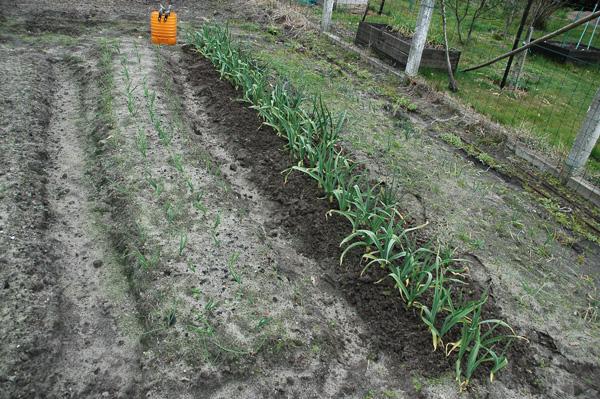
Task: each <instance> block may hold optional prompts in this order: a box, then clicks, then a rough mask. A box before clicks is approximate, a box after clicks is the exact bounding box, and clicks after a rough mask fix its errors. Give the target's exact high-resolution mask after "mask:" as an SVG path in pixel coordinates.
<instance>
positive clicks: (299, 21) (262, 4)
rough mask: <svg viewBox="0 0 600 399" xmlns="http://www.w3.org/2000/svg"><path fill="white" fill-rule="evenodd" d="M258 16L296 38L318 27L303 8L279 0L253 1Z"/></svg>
mask: <svg viewBox="0 0 600 399" xmlns="http://www.w3.org/2000/svg"><path fill="white" fill-rule="evenodd" d="M251 2H252V3H253V4H254V7H255V8H256V10H257V14H258V15H261V14H262V15H261V17H263V18H264V19H266V20H267V22H268V23H269V24H277V25H279V26H281V27H282V28H283V29H284V30H285V31H286V33H287V34H288V35H290V36H292V37H296V36H298V35H300V34H302V33H304V32H306V31H307V30H311V29H317V28H318V27H317V26H316V25H315V24H314V23H313V22H311V21H310V20H309V19H308V18H307V17H306V15H305V14H304V12H303V10H302V8H301V7H300V6H299V5H297V4H294V3H283V2H280V1H278V0H251Z"/></svg>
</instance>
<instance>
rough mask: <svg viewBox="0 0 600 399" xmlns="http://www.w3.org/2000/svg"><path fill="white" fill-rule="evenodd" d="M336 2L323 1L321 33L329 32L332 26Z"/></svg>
mask: <svg viewBox="0 0 600 399" xmlns="http://www.w3.org/2000/svg"><path fill="white" fill-rule="evenodd" d="M333 3H334V0H324V1H323V22H322V23H321V32H328V31H329V25H331V14H332V13H333Z"/></svg>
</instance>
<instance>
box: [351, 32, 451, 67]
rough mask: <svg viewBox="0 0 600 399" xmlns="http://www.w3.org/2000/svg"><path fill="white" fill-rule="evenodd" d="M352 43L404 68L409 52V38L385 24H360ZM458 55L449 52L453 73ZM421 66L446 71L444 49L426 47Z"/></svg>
mask: <svg viewBox="0 0 600 399" xmlns="http://www.w3.org/2000/svg"><path fill="white" fill-rule="evenodd" d="M354 42H355V43H356V44H358V45H362V46H368V47H370V48H372V49H373V50H375V52H376V53H377V54H379V55H381V56H383V57H385V58H387V59H389V60H390V61H392V62H393V63H395V64H398V65H402V66H404V65H406V62H407V60H408V54H409V52H410V43H411V38H408V37H404V36H402V34H401V33H399V32H394V31H393V30H392V28H391V27H390V26H388V25H385V24H376V23H370V22H361V23H360V24H359V26H358V31H357V32H356V39H355V40H354ZM460 54H461V53H460V51H457V50H450V64H451V65H452V70H453V71H456V69H457V68H458V62H459V61H460ZM421 66H422V67H425V68H432V69H446V54H445V51H444V48H443V47H441V48H438V47H436V46H429V45H428V46H426V47H425V49H424V50H423V56H422V58H421Z"/></svg>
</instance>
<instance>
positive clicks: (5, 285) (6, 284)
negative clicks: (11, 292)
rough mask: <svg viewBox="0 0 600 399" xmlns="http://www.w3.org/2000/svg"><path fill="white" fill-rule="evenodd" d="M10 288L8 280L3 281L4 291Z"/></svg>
mask: <svg viewBox="0 0 600 399" xmlns="http://www.w3.org/2000/svg"><path fill="white" fill-rule="evenodd" d="M9 288H10V284H9V283H8V280H4V289H5V290H7V289H9Z"/></svg>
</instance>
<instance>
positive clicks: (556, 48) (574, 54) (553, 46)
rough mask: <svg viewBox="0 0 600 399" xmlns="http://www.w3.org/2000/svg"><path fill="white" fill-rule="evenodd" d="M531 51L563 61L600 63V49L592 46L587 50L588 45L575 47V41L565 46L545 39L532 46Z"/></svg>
mask: <svg viewBox="0 0 600 399" xmlns="http://www.w3.org/2000/svg"><path fill="white" fill-rule="evenodd" d="M531 52H532V53H537V54H541V55H543V56H545V57H547V58H550V59H553V60H555V61H558V62H562V63H565V62H573V63H576V64H600V49H598V48H596V47H590V49H589V50H587V45H586V46H582V47H579V49H575V44H574V43H565V46H564V47H563V46H562V44H561V43H560V42H554V41H545V42H542V43H539V44H536V45H535V46H533V47H531Z"/></svg>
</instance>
